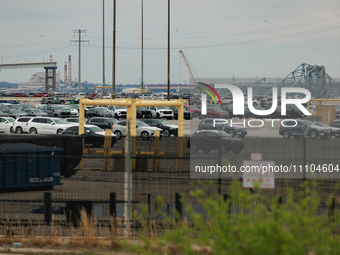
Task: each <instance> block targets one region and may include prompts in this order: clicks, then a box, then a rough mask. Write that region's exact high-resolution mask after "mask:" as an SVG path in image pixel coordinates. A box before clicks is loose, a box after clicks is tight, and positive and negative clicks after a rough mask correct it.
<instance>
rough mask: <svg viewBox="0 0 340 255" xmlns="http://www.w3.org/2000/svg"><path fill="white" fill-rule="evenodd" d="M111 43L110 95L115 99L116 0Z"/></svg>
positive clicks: (114, 1)
mask: <svg viewBox="0 0 340 255" xmlns="http://www.w3.org/2000/svg"><path fill="white" fill-rule="evenodd" d="M112 18H113V21H112V22H113V42H112V44H113V45H112V46H113V49H112V94H113V98H115V97H116V0H113V3H112Z"/></svg>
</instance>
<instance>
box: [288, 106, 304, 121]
mask: <svg viewBox="0 0 340 255" xmlns="http://www.w3.org/2000/svg"><path fill="white" fill-rule="evenodd" d="M286 110H287V115H288V117H289V118H292V119H295V118H297V119H299V118H302V117H305V115H304V114H303V112H302V111H301V110H300V109H299V108H298V107H297V106H296V105H287V108H286Z"/></svg>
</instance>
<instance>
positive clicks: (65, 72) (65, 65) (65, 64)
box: [64, 61, 67, 85]
mask: <svg viewBox="0 0 340 255" xmlns="http://www.w3.org/2000/svg"><path fill="white" fill-rule="evenodd" d="M64 83H65V85H67V62H66V61H65V62H64Z"/></svg>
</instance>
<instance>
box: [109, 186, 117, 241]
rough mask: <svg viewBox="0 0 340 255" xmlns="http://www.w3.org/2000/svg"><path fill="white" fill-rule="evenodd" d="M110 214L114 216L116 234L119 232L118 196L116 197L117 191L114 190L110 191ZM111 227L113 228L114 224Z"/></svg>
mask: <svg viewBox="0 0 340 255" xmlns="http://www.w3.org/2000/svg"><path fill="white" fill-rule="evenodd" d="M110 216H111V217H112V216H113V217H114V222H113V225H114V229H115V234H117V225H116V223H117V220H116V219H117V197H116V193H114V192H111V193H110ZM111 229H112V226H111Z"/></svg>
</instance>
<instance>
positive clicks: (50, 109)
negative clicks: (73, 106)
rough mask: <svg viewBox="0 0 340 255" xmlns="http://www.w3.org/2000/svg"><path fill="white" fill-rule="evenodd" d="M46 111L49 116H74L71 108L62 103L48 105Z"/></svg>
mask: <svg viewBox="0 0 340 255" xmlns="http://www.w3.org/2000/svg"><path fill="white" fill-rule="evenodd" d="M46 112H47V115H48V116H49V117H58V118H68V117H71V116H72V114H71V111H70V110H69V109H66V108H64V107H63V106H60V105H48V106H47V108H46Z"/></svg>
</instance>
